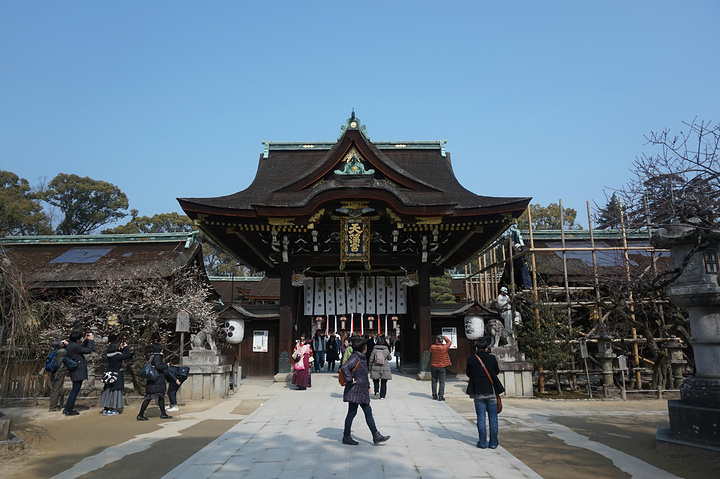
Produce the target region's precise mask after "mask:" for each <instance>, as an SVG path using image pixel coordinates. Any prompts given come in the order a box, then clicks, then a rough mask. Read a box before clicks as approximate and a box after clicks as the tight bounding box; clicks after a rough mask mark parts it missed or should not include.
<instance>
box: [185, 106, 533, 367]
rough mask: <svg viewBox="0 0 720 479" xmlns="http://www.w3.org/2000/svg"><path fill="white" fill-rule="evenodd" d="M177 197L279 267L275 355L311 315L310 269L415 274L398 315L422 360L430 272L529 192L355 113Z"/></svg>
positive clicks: (262, 266) (334, 273)
mask: <svg viewBox="0 0 720 479" xmlns="http://www.w3.org/2000/svg"><path fill="white" fill-rule="evenodd" d="M178 201H179V202H180V205H181V206H182V208H183V210H184V211H185V212H186V213H187V215H188V216H189V217H190V218H192V219H193V220H194V222H195V224H196V225H197V226H198V227H199V228H200V229H202V230H203V231H204V232H205V233H206V234H207V235H208V236H210V237H211V238H213V240H215V241H217V242H218V243H219V244H220V245H222V246H223V247H224V248H226V249H227V250H228V251H230V252H232V253H233V254H234V255H235V256H236V257H237V258H238V259H239V260H240V261H242V262H243V263H244V264H246V265H248V266H250V267H252V268H254V269H256V270H261V271H264V272H265V274H266V275H267V276H270V277H279V278H280V304H279V318H278V319H277V330H278V340H277V345H278V352H277V354H278V355H279V354H280V353H281V352H282V351H290V350H291V348H292V344H293V342H292V340H293V337H294V336H296V335H297V331H300V330H303V329H304V330H305V331H308V330H309V326H310V324H311V317H310V315H308V314H305V313H304V311H303V310H302V303H303V296H302V295H303V292H302V291H303V289H302V288H300V287H298V285H299V284H302V279H303V278H305V279H306V280H307V279H308V278H318V277H321V278H334V279H336V280H337V278H347V280H345V279H343V281H347V284H356V283H357V281H358V278H360V280H361V281H364V280H363V278H366V277H370V276H372V277H375V278H378V277H380V276H382V277H383V278H393V281H394V280H395V279H398V281H400V279H399V278H407V281H405V280H404V279H403V280H402V281H403V284H404V285H405V284H407V285H409V287H408V288H407V302H408V304H407V311H405V312H404V313H403V314H398V315H397V317H398V321H399V323H400V328H401V331H402V335H403V344H404V345H405V351H404V352H405V356H406V360H408V361H410V362H418V361H419V358H420V356H421V354H422V351H424V350H426V349H428V348H429V346H430V343H431V341H432V334H433V329H434V328H433V327H432V325H431V312H430V281H429V280H430V277H431V276H433V275H441V274H442V273H443V272H444V271H445V270H446V269H448V268H453V267H456V266H458V265H461V264H463V263H465V262H466V261H467V260H468V259H469V258H471V257H473V256H474V255H476V254H477V253H478V252H479V251H480V250H481V249H483V248H484V247H486V246H487V245H489V244H490V243H491V242H492V241H493V240H494V239H495V238H496V237H497V236H499V235H500V234H502V232H503V231H504V230H505V229H506V228H507V227H508V226H509V225H510V224H511V223H512V222H513V221H514V220H515V218H517V217H518V216H519V215H520V214H521V213H522V212H523V211H524V209H525V208H526V206H527V204H528V203H529V201H530V198H496V197H488V196H479V195H476V194H474V193H472V192H470V191H468V190H466V189H465V188H464V187H462V185H460V183H459V182H458V180H457V178H456V177H455V174H454V173H453V170H452V165H451V161H450V156H449V154H448V153H447V152H446V151H445V142H444V141H428V142H371V141H370V140H369V138H368V136H367V134H366V133H365V128H364V126H362V125H361V124H360V121H359V120H358V119H357V118H355V116H354V114H353V115H352V117H351V118H349V119H348V121H347V122H346V124H345V126H344V127H343V128H342V132H341V136H340V138H339V139H338V141H337V142H333V143H287V142H281V143H275V142H266V143H265V151H264V152H263V154H262V155H261V157H260V160H259V166H258V170H257V174H256V176H255V179H254V181H253V182H252V184H251V185H250V186H249V187H248V188H247V189H245V190H243V191H240V192H238V193H235V194H231V195H227V196H220V197H215V198H180V199H178ZM387 281H389V279H388V280H387ZM343 284H346V283H345V282H344V283H343ZM393 284H394V283H393ZM357 313H358V315H359V316H360V318H361V319H360V320H362V321H365V320H366V318H365V315H364V314H362V313H363V311H357ZM363 324H364V323H363ZM368 326H369V324H368ZM298 328H299V329H298ZM305 328H308V329H305ZM358 329H359V328H358ZM243 358H244V353H243ZM276 359H277V357H276ZM246 367H247V364H246V363H244V364H243V368H244V369H245V368H246ZM280 372H283V371H280Z"/></svg>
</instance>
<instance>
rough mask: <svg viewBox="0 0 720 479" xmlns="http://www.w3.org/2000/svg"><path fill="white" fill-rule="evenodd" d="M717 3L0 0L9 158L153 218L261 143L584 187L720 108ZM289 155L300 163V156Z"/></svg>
mask: <svg viewBox="0 0 720 479" xmlns="http://www.w3.org/2000/svg"><path fill="white" fill-rule="evenodd" d="M719 24H720V2H718V1H715V0H707V1H687V2H679V1H633V2H619V1H617V2H613V1H604V2H579V1H562V2H561V1H554V2H553V1H548V2H544V1H543V2H541V1H508V2H484V1H475V2H470V1H466V2H452V1H450V2H436V1H435V2H431V1H384V2H375V1H366V2H337V1H335V2H320V1H315V2H312V1H308V2H299V1H287V2H286V1H276V2H240V1H232V2H230V1H229V2H220V1H213V2H184V1H173V2H163V1H153V2H97V1H94V2H80V1H72V2H58V1H47V2H41V1H34V2H33V1H10V0H4V1H2V2H0V169H3V170H8V171H12V172H14V173H15V174H17V175H18V176H20V177H23V178H25V179H27V180H28V181H29V182H30V184H31V185H36V184H38V182H39V180H40V179H41V178H45V179H46V181H49V180H50V179H52V178H53V177H54V176H55V175H57V174H58V173H73V174H77V175H80V176H89V177H91V178H94V179H97V180H104V181H108V182H110V183H113V184H115V185H116V186H118V187H120V189H121V190H123V191H124V192H125V193H126V194H127V196H128V198H129V200H130V207H131V208H134V209H137V210H139V211H140V214H141V215H148V216H151V215H153V214H156V213H164V212H170V211H178V212H180V211H181V210H180V208H179V206H178V203H177V201H176V200H175V198H176V197H205V196H220V195H225V194H230V193H234V192H236V191H240V190H242V189H244V188H245V187H247V186H248V185H249V183H250V182H251V181H252V179H253V177H254V175H255V171H256V169H257V163H258V158H259V155H260V154H261V153H262V144H261V141H262V140H273V141H334V140H336V139H337V137H338V134H339V131H340V126H341V125H342V124H344V122H345V120H346V118H348V117H349V115H350V112H351V110H352V109H353V108H354V109H355V111H356V114H357V116H358V117H359V118H360V120H361V121H362V122H363V123H364V124H365V125H366V126H367V130H368V134H369V136H370V138H371V140H375V141H386V140H403V141H412V140H438V139H447V140H448V143H447V150H448V151H449V152H450V154H451V156H452V161H453V167H454V169H455V173H456V175H457V177H458V178H459V179H460V181H461V183H462V184H463V185H464V186H465V187H466V188H468V189H469V190H471V191H473V192H475V193H478V194H482V195H492V196H532V197H533V198H534V199H533V203H540V204H542V205H547V204H549V203H552V202H557V201H558V199H560V198H561V199H562V200H563V204H564V206H565V207H569V208H575V209H576V210H578V213H579V219H580V221H579V222H580V223H581V224H585V225H586V224H587V221H586V219H585V216H586V213H585V212H586V207H585V202H586V201H591V202H592V201H596V202H598V203H600V204H604V203H605V196H604V191H605V190H606V189H607V188H618V187H621V186H622V185H623V184H625V183H626V182H627V181H628V179H629V178H630V177H631V173H630V167H631V162H632V161H633V159H635V157H637V156H638V155H640V154H642V153H652V152H653V150H652V149H651V148H650V147H649V146H648V145H645V140H644V135H646V134H648V133H649V132H650V131H659V130H662V129H664V128H670V129H672V130H674V131H678V130H680V129H682V127H683V125H682V122H683V121H692V120H693V118H696V117H697V118H698V120H705V121H712V122H714V123H717V122H719V121H720V114H718V113H720V93H719V92H718V82H719V81H720V62H718V52H719V51H720V50H719V47H720V28H718V25H719ZM288 167H292V165H288Z"/></svg>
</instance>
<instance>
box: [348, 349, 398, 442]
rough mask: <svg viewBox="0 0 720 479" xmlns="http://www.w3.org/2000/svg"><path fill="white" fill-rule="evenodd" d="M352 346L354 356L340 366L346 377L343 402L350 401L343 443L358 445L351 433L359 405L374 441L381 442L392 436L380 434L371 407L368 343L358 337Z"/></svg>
mask: <svg viewBox="0 0 720 479" xmlns="http://www.w3.org/2000/svg"><path fill="white" fill-rule="evenodd" d="M352 347H353V353H352V356H350V359H348V360H347V361H346V362H345V364H343V365H342V366H341V367H340V374H342V375H343V377H344V378H345V391H344V392H343V402H346V403H348V412H347V416H345V428H344V430H343V439H342V443H343V444H348V445H350V446H357V445H358V442H357V441H356V440H354V439H353V438H352V436H351V435H350V433H351V428H352V423H353V419H355V415H356V414H357V410H358V407H361V408H362V410H363V413H364V414H365V422H366V423H367V426H368V428H369V429H370V432H371V433H372V437H373V443H375V444H379V443H381V442H385V441H387V440H388V439H390V436H383V435H382V434H380V431H378V428H377V426H376V425H375V418H373V414H372V407H370V380H369V379H368V370H367V359H366V357H365V353H366V352H367V343H366V342H365V340H364V339H362V338H358V339H355V340H353V346H352Z"/></svg>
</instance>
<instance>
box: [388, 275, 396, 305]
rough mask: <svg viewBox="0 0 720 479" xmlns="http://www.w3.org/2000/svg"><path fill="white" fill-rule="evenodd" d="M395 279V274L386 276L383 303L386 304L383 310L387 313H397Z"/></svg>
mask: <svg viewBox="0 0 720 479" xmlns="http://www.w3.org/2000/svg"><path fill="white" fill-rule="evenodd" d="M396 280H397V278H396V277H395V276H388V278H387V284H388V285H389V286H388V287H387V288H385V303H386V304H387V308H386V309H385V312H386V313H387V314H396V313H397V303H396V302H395V285H396V284H397V281H396Z"/></svg>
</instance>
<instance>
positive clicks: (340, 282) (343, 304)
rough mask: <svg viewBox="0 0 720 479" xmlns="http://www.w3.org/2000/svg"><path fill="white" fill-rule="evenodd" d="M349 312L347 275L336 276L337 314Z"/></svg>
mask: <svg viewBox="0 0 720 479" xmlns="http://www.w3.org/2000/svg"><path fill="white" fill-rule="evenodd" d="M346 313H347V298H346V295H345V276H338V277H337V278H335V314H346Z"/></svg>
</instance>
